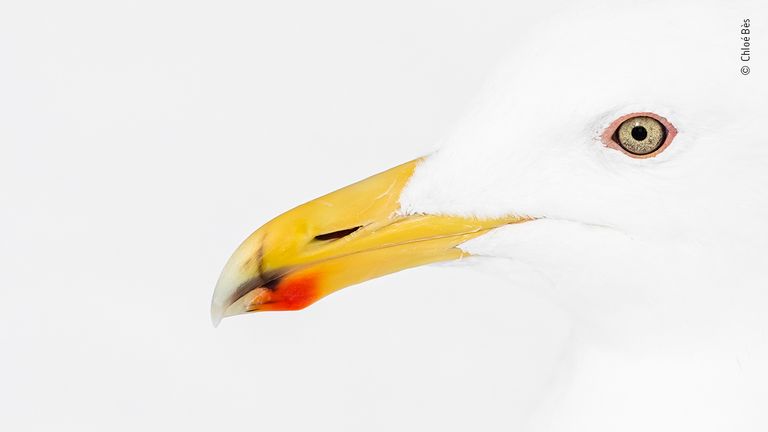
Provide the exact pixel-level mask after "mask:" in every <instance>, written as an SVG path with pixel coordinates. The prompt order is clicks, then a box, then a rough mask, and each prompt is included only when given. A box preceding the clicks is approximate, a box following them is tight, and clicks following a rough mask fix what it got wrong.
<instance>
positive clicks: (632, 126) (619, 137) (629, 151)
mask: <svg viewBox="0 0 768 432" xmlns="http://www.w3.org/2000/svg"><path fill="white" fill-rule="evenodd" d="M654 128H658V129H656V130H651V132H650V133H649V131H648V129H654ZM675 135H677V129H675V127H674V126H672V123H670V122H669V120H667V119H665V118H664V117H662V116H660V115H658V114H655V113H652V112H637V113H631V114H626V115H623V116H621V117H619V118H617V119H616V120H614V121H613V122H611V124H610V125H609V126H608V127H607V128H606V129H605V131H604V132H603V134H602V140H603V144H604V145H605V146H606V147H609V148H612V149H614V150H618V151H620V152H622V153H624V154H625V155H627V156H629V157H631V158H635V159H647V158H652V157H655V156H656V155H658V154H659V153H661V152H663V151H664V150H665V149H666V148H667V147H669V144H670V143H671V142H672V140H673V139H674V138H675Z"/></svg>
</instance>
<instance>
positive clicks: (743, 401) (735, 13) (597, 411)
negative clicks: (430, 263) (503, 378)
mask: <svg viewBox="0 0 768 432" xmlns="http://www.w3.org/2000/svg"><path fill="white" fill-rule="evenodd" d="M740 6H749V7H746V8H744V9H742V10H737V9H738V8H736V6H734V5H732V4H729V3H725V2H717V3H716V2H707V3H706V4H705V3H686V2H675V3H672V4H670V3H661V2H658V3H657V2H653V3H649V2H643V3H642V4H618V3H616V2H612V3H609V4H604V3H603V4H580V5H579V6H578V7H574V9H573V10H572V11H570V12H569V13H565V14H563V16H562V18H560V19H557V20H554V21H551V22H546V23H543V24H542V25H541V26H537V27H535V28H534V32H533V33H532V34H529V35H528V36H527V37H526V38H525V39H521V40H522V41H523V42H521V43H520V44H519V46H518V47H517V49H516V50H515V51H514V52H513V53H512V55H511V57H510V60H509V62H508V63H507V64H506V66H504V67H503V68H501V70H500V72H499V73H498V74H497V75H496V76H495V77H494V79H493V80H492V81H491V82H490V83H489V85H488V86H487V88H486V90H485V92H484V94H483V97H482V98H480V100H479V101H478V102H477V104H476V106H475V108H474V109H473V110H472V111H471V112H470V113H469V114H468V115H467V117H466V119H465V120H464V121H463V122H462V123H460V125H459V126H458V128H457V130H456V131H455V133H454V134H452V135H451V136H450V138H449V139H447V140H446V142H445V143H444V146H443V147H442V148H441V149H440V150H439V151H438V152H437V153H436V154H434V155H433V156H431V157H430V158H428V159H427V161H426V162H425V163H424V164H423V165H422V166H421V167H419V169H418V170H417V171H416V173H415V175H414V177H413V179H412V180H411V183H410V184H409V186H408V187H407V188H406V189H405V191H404V193H403V197H402V204H403V208H404V211H405V212H412V213H433V214H434V213H438V214H462V215H475V216H479V217H489V216H499V215H504V214H509V213H517V214H523V215H531V216H536V217H539V218H542V219H541V220H537V221H534V222H530V223H524V224H519V225H513V226H507V227H504V228H500V229H497V230H495V231H494V232H492V233H490V234H488V235H486V236H482V237H480V238H477V239H475V240H472V241H470V242H468V243H467V244H465V245H464V246H463V248H464V249H465V250H467V251H469V252H471V253H472V254H474V255H479V256H481V257H483V256H485V257H496V258H503V259H501V260H495V261H493V264H492V265H487V266H485V268H488V267H491V268H494V269H495V270H497V271H499V272H501V273H504V274H508V275H510V276H513V277H514V278H516V280H517V281H518V282H519V281H520V280H523V281H524V282H525V283H529V282H531V281H536V280H537V281H538V282H537V284H540V285H541V286H544V287H546V288H545V289H546V291H547V295H548V296H549V297H550V298H551V299H552V300H553V301H555V302H556V303H557V304H558V305H560V306H561V307H562V308H563V309H564V310H565V311H566V313H567V314H568V315H569V316H570V317H571V318H572V321H573V334H572V343H571V344H570V345H569V349H568V350H567V353H566V354H565V358H566V359H567V360H566V361H564V362H563V364H562V365H561V366H560V371H559V372H557V373H556V375H555V377H554V378H553V380H552V381H551V388H548V389H547V392H548V395H549V396H547V397H545V398H544V400H543V402H542V404H541V406H540V407H539V409H537V411H536V414H535V415H534V416H533V418H532V419H531V423H530V428H531V430H593V431H594V430H713V431H722V430H740V431H746V430H754V431H758V430H767V429H768V410H767V409H766V407H768V391H766V388H768V372H766V368H765V365H766V364H768V336H766V335H767V334H768V333H766V332H767V331H768V318H766V312H765V311H766V309H767V308H768V273H766V268H768V267H767V266H768V254H766V246H768V228H767V227H766V221H768V194H766V192H765V188H766V186H768V169H767V168H766V167H768V130H767V129H766V128H765V126H764V121H763V120H764V119H765V118H766V116H767V115H768V109H766V101H767V100H768V87H767V86H766V83H768V80H767V79H766V78H767V77H768V75H767V74H766V73H763V72H753V74H752V75H750V76H744V75H742V74H740V72H739V68H740V66H741V64H742V63H741V61H740V59H739V54H740V51H739V48H740V46H741V43H742V42H741V40H740V37H741V36H742V35H741V34H740V29H741V28H742V27H740V25H741V24H742V19H743V18H749V17H750V16H751V17H752V18H753V19H752V21H757V20H758V17H759V16H768V10H766V7H765V6H764V5H762V4H760V5H758V4H757V3H752V4H746V3H744V4H741V5H740ZM747 12H748V13H749V16H746V15H745V16H742V14H745V13H747ZM760 28H762V26H761V27H760ZM752 32H753V33H757V30H754V27H753V29H752ZM755 50H757V48H755ZM753 58H757V56H756V55H753ZM751 65H752V68H753V71H758V70H759V69H758V67H757V66H756V63H755V62H754V61H753V63H751ZM761 66H762V64H761ZM646 111H648V112H654V113H657V114H659V115H661V116H664V117H665V118H667V119H668V120H669V121H670V122H671V123H672V124H673V125H675V127H676V128H677V129H678V131H679V134H678V135H677V136H676V137H675V139H674V141H673V142H672V144H671V145H670V147H669V148H668V149H667V150H666V151H664V152H663V153H661V154H659V155H658V156H656V157H654V158H650V159H633V158H630V157H627V156H626V155H625V154H622V153H621V152H618V151H616V150H613V149H609V148H606V147H605V146H604V145H603V143H602V142H601V140H600V135H601V134H602V132H603V130H604V129H605V128H606V127H607V125H608V124H609V123H610V122H611V121H612V120H613V119H615V118H617V117H619V116H621V115H624V114H628V113H633V112H646ZM480 261H482V258H478V259H476V260H473V261H472V262H480ZM521 269H522V270H521ZM521 271H523V272H526V271H527V272H528V273H529V274H528V276H527V278H528V279H526V278H525V277H523V278H521V276H520V272H521ZM510 343H512V342H510ZM521 355H525V354H524V353H521Z"/></svg>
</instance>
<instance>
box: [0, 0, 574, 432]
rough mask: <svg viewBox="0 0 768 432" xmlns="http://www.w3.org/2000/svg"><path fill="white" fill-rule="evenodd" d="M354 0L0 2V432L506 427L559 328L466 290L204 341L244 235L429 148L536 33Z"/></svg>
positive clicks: (390, 295)
mask: <svg viewBox="0 0 768 432" xmlns="http://www.w3.org/2000/svg"><path fill="white" fill-rule="evenodd" d="M361 3H362V2H354V1H349V2H336V1H334V2H311V1H303V2H247V1H243V2H229V1H227V2H208V3H197V2H194V3H193V2H186V1H177V2H171V1H145V2H100V1H93V2H53V1H51V2H35V1H23V2H22V1H16V2H3V3H2V5H0V234H1V238H0V429H2V430H38V429H46V430H68V429H73V430H74V429H77V430H104V429H107V430H135V429H137V428H142V429H147V428H149V429H157V428H161V427H165V428H171V427H173V428H175V429H179V430H197V429H212V428H213V429H214V430H226V428H244V429H246V430H265V431H306V430H315V431H326V430H334V431H339V430H348V431H359V430H381V431H388V430H424V429H425V428H429V429H431V430H469V429H473V430H512V429H514V428H515V427H516V426H518V425H519V424H520V422H521V421H524V418H525V413H526V412H528V410H530V409H531V408H532V407H533V406H534V404H535V402H536V399H537V394H536V393H532V391H531V389H535V388H539V387H541V386H542V383H543V382H545V381H546V380H547V379H548V376H547V375H546V372H547V371H548V370H550V369H551V367H550V366H549V365H550V363H552V362H555V361H556V360H557V356H558V347H559V346H560V345H562V343H563V340H564V339H565V338H566V337H567V334H566V333H567V332H566V330H565V325H564V324H563V323H562V322H561V321H560V319H559V315H558V314H557V313H556V312H555V311H554V310H553V308H552V307H551V306H548V304H547V303H546V302H545V301H544V300H543V299H540V298H538V297H537V294H536V293H535V292H533V291H532V290H528V291H526V290H525V288H524V287H514V286H507V285H506V284H504V283H501V282H500V281H498V280H497V279H495V278H494V277H493V276H488V275H484V274H483V273H481V272H475V271H473V270H470V269H467V268H464V267H460V268H457V267H451V266H448V267H446V266H438V267H427V268H418V269H413V270H409V271H405V272H402V273H399V274H395V275H391V276H388V277H385V278H382V279H378V280H373V281H370V282H367V283H365V284H363V285H361V286H356V287H352V288H348V289H346V290H343V291H341V292H340V293H337V294H334V295H333V296H331V297H329V298H326V299H324V300H323V301H321V302H319V303H318V304H316V305H314V306H312V307H310V308H309V309H307V310H304V311H301V312H295V313H263V314H253V315H248V316H242V317H236V318H232V319H227V320H225V321H224V322H223V323H222V325H221V326H220V327H219V328H218V329H214V328H213V327H212V326H211V323H210V319H209V302H210V296H211V293H212V291H213V286H214V283H215V281H216V279H217V277H218V274H219V271H220V270H221V267H222V266H223V264H224V262H225V261H226V259H227V258H228V256H229V254H230V253H231V252H232V251H233V250H234V248H235V247H236V246H237V245H238V243H239V242H240V241H241V240H242V239H243V238H245V236H247V235H248V234H249V233H250V232H251V231H253V230H254V229H256V228H257V227H258V226H259V225H261V224H262V223H264V222H266V221H267V220H268V219H270V218H271V217H273V216H275V215H277V214H279V213H280V212H282V211H285V210H287V209H289V208H290V207H292V206H294V205H296V204H299V203H301V202H304V201H306V200H308V199H311V198H313V197H316V196H318V195H320V194H322V193H325V192H328V191H331V190H334V189H336V188H338V187H341V186H344V185H345V184H348V183H350V182H353V181H355V180H358V179H361V178H364V177H367V176H369V175H371V174H374V173H376V172H378V171H381V170H384V169H386V168H388V167H390V166H393V165H396V164H398V163H401V162H404V161H407V160H410V159H412V158H415V157H418V156H420V155H422V154H425V153H427V152H429V151H430V150H431V149H432V148H433V147H434V146H435V145H436V144H437V143H439V140H440V137H441V136H444V135H445V134H447V133H450V129H451V125H452V124H454V123H455V122H456V121H457V120H458V119H459V118H460V117H461V115H462V111H463V109H464V108H465V107H466V106H467V105H468V103H469V102H470V101H471V99H472V97H473V95H474V94H475V93H476V92H477V91H478V90H479V88H480V87H481V85H482V83H483V80H484V78H485V77H486V76H487V75H488V74H489V72H490V71H491V70H492V68H493V67H494V65H495V64H496V63H497V62H498V61H499V60H500V58H501V57H502V56H503V55H504V54H505V53H506V52H507V51H508V49H509V48H510V47H511V46H513V45H514V42H515V39H516V38H517V37H518V36H519V34H520V32H521V30H522V29H523V28H525V27H526V26H527V25H529V23H531V22H533V21H532V20H534V19H535V15H536V14H534V13H533V12H532V11H528V10H521V9H520V6H519V5H513V4H506V3H508V2H500V3H499V4H477V3H476V2H471V7H470V3H467V4H459V3H455V2H424V1H419V2H414V1H403V2H381V3H380V4H372V3H371V4H368V3H366V4H365V5H363V4H361ZM526 3H527V2H526ZM182 428H183V429H182Z"/></svg>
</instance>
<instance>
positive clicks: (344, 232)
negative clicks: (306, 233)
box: [315, 225, 363, 240]
mask: <svg viewBox="0 0 768 432" xmlns="http://www.w3.org/2000/svg"><path fill="white" fill-rule="evenodd" d="M362 227H363V226H362V225H361V226H356V227H354V228H347V229H343V230H338V231H334V232H329V233H325V234H320V235H317V236H315V240H336V239H340V238H342V237H346V236H348V235H350V234H352V233H353V232H355V231H357V230H359V229H360V228H362Z"/></svg>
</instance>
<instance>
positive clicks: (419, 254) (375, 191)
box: [211, 159, 529, 325]
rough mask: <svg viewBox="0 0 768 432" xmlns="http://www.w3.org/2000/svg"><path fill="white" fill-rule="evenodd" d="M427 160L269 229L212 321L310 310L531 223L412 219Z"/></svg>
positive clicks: (240, 253)
mask: <svg viewBox="0 0 768 432" xmlns="http://www.w3.org/2000/svg"><path fill="white" fill-rule="evenodd" d="M420 161H421V159H417V160H414V161H411V162H408V163H405V164H403V165H400V166H397V167H395V168H392V169H390V170H388V171H385V172H383V173H380V174H377V175H375V176H373V177H369V178H368V179H365V180H363V181H360V182H358V183H354V184H352V185H350V186H347V187H345V188H342V189H340V190H337V191H336V192H332V193H330V194H328V195H325V196H322V197H320V198H317V199H315V200H313V201H310V202H307V203H305V204H302V205H300V206H298V207H296V208H294V209H292V210H289V211H287V212H285V213H283V214H282V215H280V216H278V217H276V218H275V219H272V220H271V221H269V222H267V223H266V224H265V225H264V226H262V227H261V228H259V229H258V230H256V232H254V233H253V234H251V235H250V236H249V237H248V238H247V239H245V241H244V242H243V243H242V244H241V245H240V247H238V248H237V250H236V251H235V252H234V253H233V254H232V257H230V258H229V261H228V262H227V264H226V265H225V266H224V270H223V271H222V273H221V276H220V277H219V281H218V283H217V284H216V289H215V290H214V293H213V301H212V303H211V319H212V320H213V323H214V325H218V323H219V322H220V321H221V319H222V318H223V317H226V316H232V315H238V314H243V313H247V312H255V311H275V310H297V309H302V308H305V307H307V306H309V305H310V304H312V303H314V302H316V301H317V300H319V299H321V298H323V297H325V296H326V295H328V294H330V293H332V292H334V291H338V290H339V289H341V288H344V287H347V286H350V285H354V284H358V283H360V282H364V281H366V280H368V279H373V278H376V277H379V276H383V275H386V274H389V273H394V272H397V271H400V270H403V269H407V268H410V267H416V266H420V265H423V264H429V263H434V262H438V261H448V260H454V259H458V258H461V257H463V256H465V255H466V253H465V252H463V251H462V250H460V249H459V248H457V247H456V246H458V245H459V244H461V243H463V242H465V241H467V240H469V239H472V238H475V237H477V236H480V235H482V234H484V233H485V232H487V231H488V230H490V229H493V228H495V227H498V226H500V225H505V224H511V223H518V222H523V221H526V220H529V219H528V218H525V217H519V216H510V217H505V218H499V219H477V218H471V217H457V216H437V215H427V214H411V215H405V214H401V213H400V212H399V210H400V204H399V198H400V193H401V192H402V190H403V188H404V187H405V185H406V184H407V183H408V180H409V179H410V178H411V175H412V174H413V172H414V170H415V169H416V166H417V165H418V164H419V162H420Z"/></svg>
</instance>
